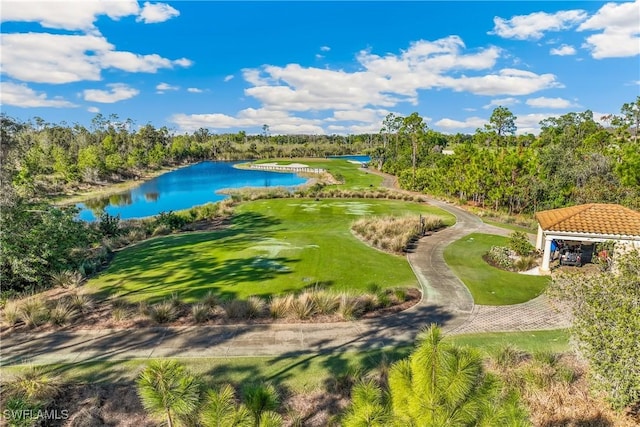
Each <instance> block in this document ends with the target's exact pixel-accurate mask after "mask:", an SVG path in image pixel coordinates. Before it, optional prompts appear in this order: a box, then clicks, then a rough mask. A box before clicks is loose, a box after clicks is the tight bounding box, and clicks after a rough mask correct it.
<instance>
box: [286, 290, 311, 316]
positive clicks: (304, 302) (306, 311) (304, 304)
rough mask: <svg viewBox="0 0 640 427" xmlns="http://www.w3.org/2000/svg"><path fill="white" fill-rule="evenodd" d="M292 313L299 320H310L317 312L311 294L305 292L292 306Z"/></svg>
mask: <svg viewBox="0 0 640 427" xmlns="http://www.w3.org/2000/svg"><path fill="white" fill-rule="evenodd" d="M290 309H291V313H292V314H293V315H294V316H295V317H296V318H298V319H302V320H304V319H308V318H310V317H311V316H313V315H314V314H315V312H316V305H315V304H314V301H313V295H312V293H311V292H303V293H301V294H300V295H298V297H297V298H295V299H294V300H293V301H292V302H291V305H290Z"/></svg>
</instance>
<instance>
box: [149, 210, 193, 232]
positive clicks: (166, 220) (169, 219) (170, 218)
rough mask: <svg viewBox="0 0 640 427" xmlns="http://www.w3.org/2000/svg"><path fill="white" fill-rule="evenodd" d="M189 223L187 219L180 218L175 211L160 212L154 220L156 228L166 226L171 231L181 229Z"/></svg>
mask: <svg viewBox="0 0 640 427" xmlns="http://www.w3.org/2000/svg"><path fill="white" fill-rule="evenodd" d="M188 222H189V221H188V220H187V219H186V218H185V217H183V216H180V215H178V214H176V213H174V212H173V211H169V212H160V214H159V215H158V216H156V217H155V218H154V225H155V227H156V228H157V227H160V226H164V227H166V228H167V229H169V230H171V231H173V230H179V229H181V228H182V227H184V226H185V225H187V223H188Z"/></svg>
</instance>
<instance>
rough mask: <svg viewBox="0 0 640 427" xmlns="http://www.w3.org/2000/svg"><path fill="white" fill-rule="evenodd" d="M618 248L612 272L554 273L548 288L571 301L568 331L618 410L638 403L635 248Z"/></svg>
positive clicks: (638, 265)
mask: <svg viewBox="0 0 640 427" xmlns="http://www.w3.org/2000/svg"><path fill="white" fill-rule="evenodd" d="M623 251H624V249H622V250H619V251H618V253H617V255H616V256H614V265H613V268H612V269H611V271H607V272H602V273H600V274H596V275H584V274H580V275H577V274H569V275H567V274H565V275H561V276H555V277H554V278H553V282H552V287H551V289H550V292H551V294H552V295H554V296H556V297H559V298H561V299H562V300H565V301H568V302H569V303H570V304H571V307H572V311H573V316H574V319H573V326H572V328H571V331H572V334H573V336H574V337H575V338H576V339H577V341H578V343H579V349H580V351H581V352H582V353H583V355H584V356H586V358H587V359H588V360H589V366H590V370H591V373H592V375H591V376H590V378H591V384H592V386H593V388H595V389H596V390H602V391H604V392H606V393H607V395H608V398H609V400H610V402H611V404H612V405H613V407H614V408H618V409H620V408H623V407H625V406H626V405H629V404H637V403H638V402H640V349H639V347H638V343H640V303H639V301H640V250H638V249H635V250H630V251H628V252H627V253H624V254H622V253H621V252H623Z"/></svg>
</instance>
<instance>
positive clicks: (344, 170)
mask: <svg viewBox="0 0 640 427" xmlns="http://www.w3.org/2000/svg"><path fill="white" fill-rule="evenodd" d="M255 163H278V164H280V165H288V164H291V163H302V164H305V165H308V166H309V167H312V168H322V169H326V170H327V171H329V173H331V175H333V176H334V177H335V178H341V179H342V180H344V184H340V185H339V186H338V187H339V188H344V189H352V190H356V189H365V188H371V187H374V188H375V187H379V186H380V184H381V183H382V177H381V176H379V175H375V174H373V173H369V172H367V169H362V168H361V167H359V166H358V165H356V164H355V163H349V161H348V160H345V159H335V158H333V159H291V160H282V159H268V160H258V161H256V162H255Z"/></svg>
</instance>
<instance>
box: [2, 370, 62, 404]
mask: <svg viewBox="0 0 640 427" xmlns="http://www.w3.org/2000/svg"><path fill="white" fill-rule="evenodd" d="M60 385H61V381H60V379H59V378H56V377H54V376H52V375H51V374H49V373H48V372H47V371H45V370H43V369H42V368H39V367H34V368H29V369H27V370H26V371H24V372H22V373H20V374H18V375H16V377H15V378H13V379H12V380H11V381H9V382H7V383H6V385H5V390H6V394H7V396H9V397H15V398H19V399H26V400H27V401H28V402H33V403H39V404H47V403H49V402H51V401H52V400H53V399H55V398H56V397H57V396H58V394H60V390H61V388H60Z"/></svg>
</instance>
